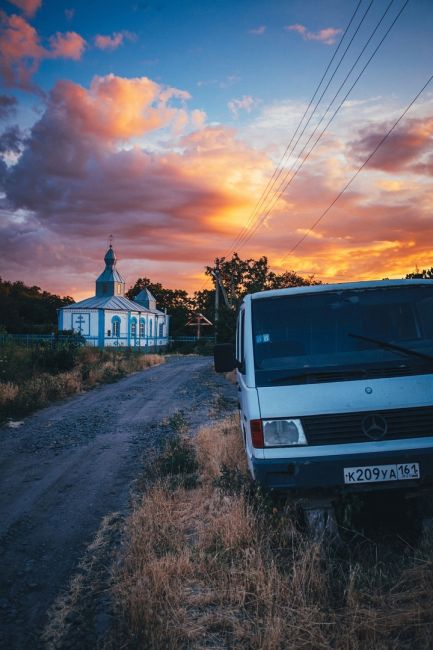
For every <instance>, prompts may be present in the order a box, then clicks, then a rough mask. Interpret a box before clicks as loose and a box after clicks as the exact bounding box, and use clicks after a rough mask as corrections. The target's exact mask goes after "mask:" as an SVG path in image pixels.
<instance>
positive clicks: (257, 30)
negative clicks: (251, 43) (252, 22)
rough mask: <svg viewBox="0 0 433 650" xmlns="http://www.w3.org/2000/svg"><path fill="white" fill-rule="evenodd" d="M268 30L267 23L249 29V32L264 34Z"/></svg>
mask: <svg viewBox="0 0 433 650" xmlns="http://www.w3.org/2000/svg"><path fill="white" fill-rule="evenodd" d="M265 31H266V25H260V26H259V27H254V28H253V29H249V30H248V34H253V36H263V34H264V33H265Z"/></svg>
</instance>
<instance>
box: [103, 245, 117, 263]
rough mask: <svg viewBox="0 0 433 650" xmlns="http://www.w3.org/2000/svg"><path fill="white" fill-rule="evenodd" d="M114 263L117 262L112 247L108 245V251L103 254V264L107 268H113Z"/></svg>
mask: <svg viewBox="0 0 433 650" xmlns="http://www.w3.org/2000/svg"><path fill="white" fill-rule="evenodd" d="M116 261H117V258H116V254H115V252H114V251H113V247H112V245H111V244H110V248H109V249H108V251H107V252H106V253H105V257H104V262H105V264H106V265H107V266H111V267H113V266H115V264H116Z"/></svg>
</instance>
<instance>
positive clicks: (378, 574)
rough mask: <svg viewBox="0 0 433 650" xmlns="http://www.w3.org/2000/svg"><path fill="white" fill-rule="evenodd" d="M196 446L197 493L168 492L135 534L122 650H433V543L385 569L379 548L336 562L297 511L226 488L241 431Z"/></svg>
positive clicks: (124, 582)
mask: <svg viewBox="0 0 433 650" xmlns="http://www.w3.org/2000/svg"><path fill="white" fill-rule="evenodd" d="M194 444H195V446H196V451H197V458H198V461H199V464H200V482H199V484H198V486H197V487H196V488H195V489H191V490H185V489H184V488H177V489H176V488H173V486H172V485H171V484H169V483H167V482H162V481H160V482H158V483H157V484H155V485H154V486H153V488H152V489H151V490H150V491H149V492H148V493H147V494H146V495H145V496H144V497H143V499H142V500H141V502H140V503H139V504H138V505H137V507H136V508H135V510H134V512H133V513H132V515H131V516H130V518H129V520H128V522H127V525H126V530H125V544H124V551H123V555H122V558H121V562H120V564H119V566H118V568H117V570H116V575H115V590H114V593H115V598H116V599H117V602H118V607H119V610H120V612H121V619H122V621H123V630H122V632H121V633H119V634H120V639H119V640H118V643H119V644H125V645H124V647H129V645H128V644H131V646H133V647H140V648H150V649H157V648H158V649H159V648H194V649H200V648H202V649H204V648H227V649H229V648H240V649H248V650H250V649H251V650H254V649H259V648H260V649H263V650H280V649H287V648H293V649H295V648H296V649H297V650H298V649H300V648H305V649H307V648H308V649H316V648H329V649H330V648H338V649H344V650H360V649H361V648H362V649H365V648H375V649H385V648H386V649H391V648H393V649H394V648H408V649H409V648H411V649H413V648H416V649H417V650H418V649H424V648H425V649H427V648H431V647H432V643H433V641H432V639H433V622H432V613H433V581H432V579H433V563H432V559H431V558H432V543H431V542H432V540H429V539H424V542H423V544H422V545H421V546H420V547H419V548H417V549H416V551H413V552H410V553H403V552H402V550H401V548H400V550H399V551H398V552H397V553H394V554H391V556H387V555H386V553H385V554H384V555H383V557H382V556H381V553H380V549H379V550H378V547H377V546H375V545H371V544H370V545H368V544H367V547H366V548H363V549H361V550H358V552H350V551H349V550H348V549H343V550H340V551H337V550H332V549H330V548H329V547H326V546H325V545H322V544H318V543H316V542H314V541H312V540H311V539H309V538H308V536H307V535H306V534H303V533H301V532H300V531H299V529H298V527H297V526H296V525H295V522H294V518H293V516H292V514H291V512H290V510H287V511H285V512H283V513H276V512H275V511H274V512H273V511H272V509H270V508H268V507H267V505H266V504H265V503H264V502H263V501H260V500H257V499H256V500H255V499H253V498H251V496H249V493H248V491H247V490H240V491H238V493H237V494H227V493H225V492H224V491H222V490H221V489H220V488H218V487H216V484H217V483H218V481H215V479H216V478H217V477H218V472H219V467H221V466H224V467H226V468H227V467H228V468H230V469H231V470H237V471H238V472H240V471H244V453H243V448H242V443H241V440H240V435H239V432H238V424H237V423H236V420H235V419H229V420H225V421H224V422H222V423H220V424H219V425H217V426H209V427H205V428H203V429H202V430H201V431H200V432H199V434H198V436H197V438H196V439H195V441H194ZM406 550H407V549H406ZM122 647H123V646H122Z"/></svg>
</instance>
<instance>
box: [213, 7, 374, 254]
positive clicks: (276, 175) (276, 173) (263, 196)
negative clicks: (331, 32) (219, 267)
mask: <svg viewBox="0 0 433 650" xmlns="http://www.w3.org/2000/svg"><path fill="white" fill-rule="evenodd" d="M361 3H362V0H359V2H358V4H357V6H356V8H355V10H354V12H353V14H352V16H351V18H350V20H349V23H348V25H347V27H346V29H345V30H344V33H343V36H342V38H341V39H340V42H339V43H338V46H337V48H336V49H335V52H334V54H333V55H332V57H331V60H330V61H329V63H328V65H327V67H326V70H325V72H324V73H323V75H322V78H321V79H320V81H319V84H318V85H317V87H316V90H315V91H314V94H313V96H312V97H311V99H310V102H309V104H308V106H307V108H306V109H305V111H304V114H303V115H302V117H301V119H300V121H299V122H298V125H297V127H296V129H295V131H294V133H293V135H292V137H291V139H290V142H289V144H288V145H287V147H286V149H285V151H284V153H283V155H282V157H281V159H280V161H279V163H278V165H277V166H276V168H275V169H274V172H273V174H272V176H271V178H270V179H269V180H268V182H267V185H266V187H265V189H264V190H263V192H262V194H261V197H260V198H259V200H258V202H257V204H256V206H255V207H254V209H253V212H252V213H251V215H250V217H249V220H248V222H247V224H246V225H245V226H243V228H242V229H241V230H240V232H239V233H238V235H237V236H236V238H235V240H234V241H233V243H232V245H231V247H233V246H236V244H237V243H238V242H241V241H242V238H243V236H244V234H246V233H247V232H248V230H249V227H250V225H251V224H252V223H253V221H254V217H255V216H256V214H257V212H258V210H259V208H260V205H262V204H263V202H264V201H266V199H267V197H268V194H269V192H270V191H271V190H272V187H273V186H274V185H275V183H276V182H277V180H278V178H279V176H280V174H281V171H282V163H283V161H284V159H285V158H286V156H287V154H288V151H289V149H290V147H291V145H292V142H293V140H294V139H295V137H296V134H297V133H298V131H299V129H300V127H301V124H302V122H303V121H304V118H305V116H306V115H307V113H308V111H309V110H310V108H311V105H312V104H313V101H314V99H315V97H316V95H317V93H318V92H319V89H320V87H321V85H322V83H323V81H324V79H325V77H326V75H327V73H328V71H329V69H330V67H331V65H332V63H333V61H334V59H335V57H336V56H337V54H338V51H339V49H340V47H341V46H342V44H343V42H344V39H345V37H346V36H347V34H348V31H349V29H350V26H351V24H352V22H353V20H354V19H355V16H356V14H357V12H358V10H359V7H360V6H361ZM372 3H373V0H371V1H370V4H369V6H368V7H367V10H366V11H365V13H364V15H363V16H362V18H361V21H360V23H359V24H358V27H357V28H356V30H355V32H354V34H353V36H352V38H351V40H350V42H349V45H348V46H347V47H346V49H345V51H344V53H343V55H342V57H341V58H340V61H339V62H338V64H337V66H336V68H335V70H334V72H333V73H332V76H331V78H330V80H329V81H328V84H327V86H326V88H325V90H324V91H323V93H322V95H321V96H320V98H319V101H318V102H317V103H316V106H315V107H314V109H313V111H312V113H311V115H310V117H309V119H308V122H307V124H306V125H305V126H304V129H303V130H302V133H301V135H300V137H302V134H303V133H304V131H305V129H306V127H307V126H308V124H309V122H310V120H311V118H312V117H313V115H314V113H315V111H316V109H317V107H318V105H319V104H320V101H321V100H322V98H323V95H324V93H325V92H326V90H327V88H328V87H329V84H330V83H331V81H332V79H333V78H334V76H335V74H336V72H337V70H338V68H339V67H340V65H341V63H342V61H343V59H344V57H345V55H346V53H347V51H348V49H349V47H350V45H351V44H352V42H353V39H354V38H355V36H356V34H357V33H358V31H359V29H360V27H361V25H362V23H363V21H364V19H365V17H366V15H367V13H368V11H369V10H370V7H371V5H372ZM298 142H299V138H298V140H297V141H296V143H295V145H294V146H293V147H292V150H291V151H290V154H291V153H292V151H293V148H294V147H295V146H296V144H297V143H298ZM290 154H289V155H290ZM274 179H275V180H274ZM270 186H272V187H270ZM226 254H227V253H226Z"/></svg>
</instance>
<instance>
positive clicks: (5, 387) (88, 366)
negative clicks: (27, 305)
mask: <svg viewBox="0 0 433 650" xmlns="http://www.w3.org/2000/svg"><path fill="white" fill-rule="evenodd" d="M55 353H56V351H54V353H53V351H51V350H41V351H34V350H26V349H25V348H20V347H12V348H9V349H8V350H3V355H4V359H5V360H6V361H7V362H8V367H9V368H10V369H11V370H10V372H12V373H13V368H14V366H15V367H16V366H19V373H18V376H17V378H16V379H15V381H3V382H0V420H1V419H2V418H5V417H12V418H16V417H20V416H22V415H25V414H27V413H30V412H31V411H34V410H36V409H38V408H41V407H43V406H46V405H47V404H49V403H50V402H53V401H55V400H58V399H63V398H65V397H69V396H70V395H73V394H74V393H78V392H81V391H83V390H88V389H90V388H92V387H93V386H95V385H97V384H101V383H107V382H112V381H116V380H117V379H120V378H121V377H125V376H126V375H127V374H129V373H131V372H136V371H138V370H142V369H144V368H148V367H150V366H153V365H156V364H160V363H164V361H165V358H164V357H163V356H161V355H158V354H141V353H137V352H135V351H134V352H129V351H127V350H126V351H123V350H110V349H103V350H100V349H98V348H90V347H83V348H80V349H77V350H72V351H66V352H65V353H66V355H68V356H67V357H66V361H67V364H68V366H69V367H70V369H68V370H66V371H61V369H60V370H59V367H58V366H55V367H54V368H53V369H52V370H51V372H47V371H46V370H44V364H45V365H46V363H47V359H51V360H52V358H53V355H55ZM4 359H3V358H2V359H1V360H2V361H3V360H4ZM54 360H56V359H55V357H54ZM62 361H63V363H65V361H64V359H62ZM60 368H61V366H60Z"/></svg>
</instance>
